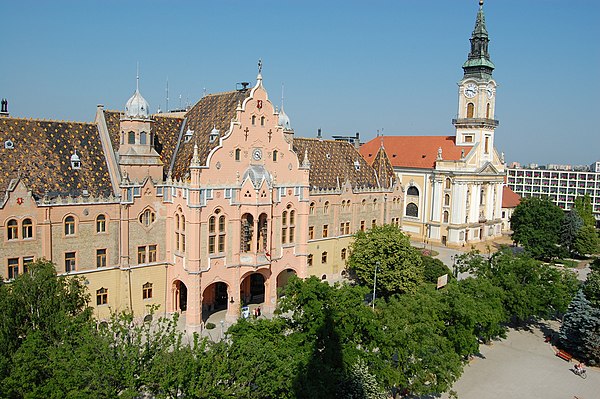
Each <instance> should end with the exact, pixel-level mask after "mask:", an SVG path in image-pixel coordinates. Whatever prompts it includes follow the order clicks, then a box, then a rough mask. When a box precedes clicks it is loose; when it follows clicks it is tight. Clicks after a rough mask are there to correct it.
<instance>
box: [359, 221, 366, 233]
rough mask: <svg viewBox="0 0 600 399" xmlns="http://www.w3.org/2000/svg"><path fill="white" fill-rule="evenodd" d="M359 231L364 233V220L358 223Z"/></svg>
mask: <svg viewBox="0 0 600 399" xmlns="http://www.w3.org/2000/svg"><path fill="white" fill-rule="evenodd" d="M360 231H365V221H364V220H361V221H360Z"/></svg>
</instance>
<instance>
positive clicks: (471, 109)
mask: <svg viewBox="0 0 600 399" xmlns="http://www.w3.org/2000/svg"><path fill="white" fill-rule="evenodd" d="M474 113H475V104H473V103H468V104H467V118H472V117H473V114H474Z"/></svg>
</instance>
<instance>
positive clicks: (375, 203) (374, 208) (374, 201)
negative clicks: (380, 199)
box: [373, 198, 377, 211]
mask: <svg viewBox="0 0 600 399" xmlns="http://www.w3.org/2000/svg"><path fill="white" fill-rule="evenodd" d="M373 210H374V211H375V210H377V198H375V199H374V200H373Z"/></svg>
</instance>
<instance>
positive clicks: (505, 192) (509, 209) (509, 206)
mask: <svg viewBox="0 0 600 399" xmlns="http://www.w3.org/2000/svg"><path fill="white" fill-rule="evenodd" d="M519 203H521V197H519V195H518V194H517V193H515V192H514V191H513V190H511V189H510V187H508V186H504V187H503V188H502V231H503V232H510V231H511V228H510V218H511V217H512V214H513V212H514V211H515V208H516V207H517V206H518V205H519Z"/></svg>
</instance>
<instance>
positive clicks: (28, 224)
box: [22, 218, 33, 238]
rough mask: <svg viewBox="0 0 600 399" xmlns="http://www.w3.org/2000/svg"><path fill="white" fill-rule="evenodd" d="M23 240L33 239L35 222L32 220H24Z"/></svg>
mask: <svg viewBox="0 0 600 399" xmlns="http://www.w3.org/2000/svg"><path fill="white" fill-rule="evenodd" d="M22 230H23V238H33V222H32V221H31V219H29V218H28V219H24V220H23V228H22Z"/></svg>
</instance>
